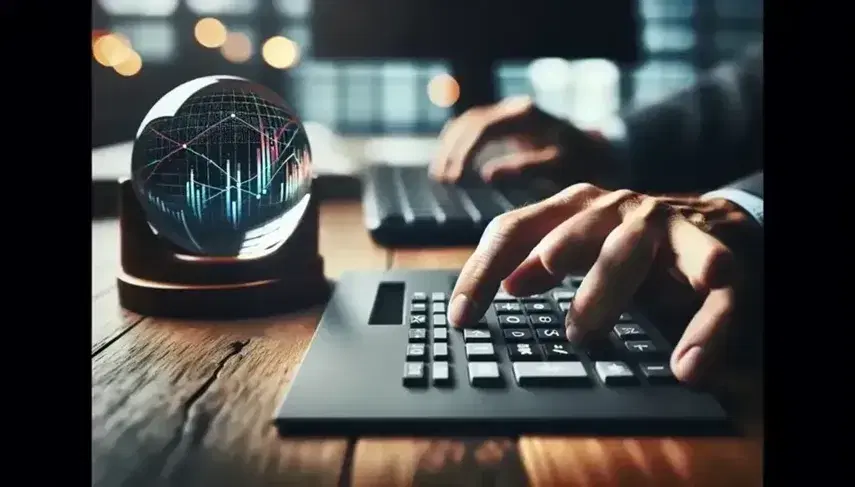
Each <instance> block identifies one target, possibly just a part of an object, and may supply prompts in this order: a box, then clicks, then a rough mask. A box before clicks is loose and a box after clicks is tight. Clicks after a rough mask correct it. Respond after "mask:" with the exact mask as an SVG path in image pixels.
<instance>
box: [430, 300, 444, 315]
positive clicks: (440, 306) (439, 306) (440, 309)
mask: <svg viewBox="0 0 855 487" xmlns="http://www.w3.org/2000/svg"><path fill="white" fill-rule="evenodd" d="M432 309H433V312H434V313H442V314H445V303H436V302H434V303H433V307H432Z"/></svg>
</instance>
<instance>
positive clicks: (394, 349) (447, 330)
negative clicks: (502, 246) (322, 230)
mask: <svg viewBox="0 0 855 487" xmlns="http://www.w3.org/2000/svg"><path fill="white" fill-rule="evenodd" d="M456 277H457V273H456V272H455V271H451V270H405V269H399V270H389V271H379V272H353V273H348V274H346V275H344V276H343V277H342V278H341V280H340V281H339V282H338V284H337V285H336V289H335V292H334V293H333V296H332V298H331V300H330V302H329V304H328V305H327V308H326V310H325V312H324V314H323V317H322V319H321V322H320V324H319V326H318V329H317V331H316V333H315V337H314V339H313V341H312V343H311V346H310V347H309V350H308V352H307V354H306V356H305V358H304V360H303V363H302V365H301V366H300V368H299V370H298V373H297V374H296V377H295V378H294V380H293V382H292V384H291V385H290V387H289V389H288V390H287V392H286V395H285V397H284V400H283V402H282V405H281V406H280V408H279V409H278V411H277V413H276V417H275V419H274V420H275V423H276V425H277V426H278V428H279V430H280V431H281V432H282V433H283V434H286V435H330V434H334V435H342V434H354V435H371V434H375V435H384V434H394V435H399V434H405V435H435V434H441V435H472V434H474V435H492V434H501V435H516V434H527V433H559V432H560V433H562V434H585V435H611V434H615V435H646V434H652V435H681V434H685V435H699V434H730V433H732V432H733V429H732V424H731V422H730V421H729V420H728V416H727V414H726V412H725V411H724V410H723V408H722V407H721V406H720V404H719V403H718V402H717V401H716V400H715V398H713V397H712V396H711V395H708V394H706V393H701V392H696V391H693V390H690V389H688V388H686V387H684V386H683V385H681V384H679V383H678V382H677V381H676V380H675V378H674V376H673V374H672V373H671V370H670V367H669V365H668V363H669V356H670V353H671V349H672V348H671V346H670V344H669V343H668V342H667V341H666V340H665V339H664V337H663V336H662V335H661V334H660V333H659V332H658V331H657V329H656V328H655V327H654V326H653V325H652V324H651V323H650V322H649V321H647V320H645V319H644V317H643V316H641V315H639V314H638V313H633V312H632V310H628V312H627V313H624V314H623V315H622V316H621V317H620V319H619V320H618V322H617V323H615V324H614V326H613V328H612V330H611V332H610V333H609V334H608V338H607V339H604V340H603V341H601V342H599V343H595V344H591V345H586V347H585V348H584V349H583V348H581V347H578V346H576V345H574V344H571V343H569V342H568V341H567V339H566V336H565V332H564V315H565V314H566V312H567V310H568V309H569V307H570V303H571V302H572V300H573V297H574V294H575V290H576V286H577V285H578V283H579V282H580V279H578V278H574V279H568V280H567V281H566V282H565V284H564V285H562V286H560V287H558V288H556V289H553V290H551V291H550V292H547V293H544V294H541V295H536V296H526V297H515V296H510V295H508V294H505V293H501V292H500V293H498V294H497V295H496V296H495V298H494V300H493V302H492V303H491V305H490V308H489V310H488V311H487V312H486V314H485V315H484V316H483V317H482V318H481V319H480V320H479V321H478V322H477V323H472V324H470V326H468V327H465V328H464V329H454V328H451V327H449V325H448V319H447V316H446V312H447V309H448V298H449V295H450V291H451V289H452V287H453V285H454V281H455V279H456Z"/></svg>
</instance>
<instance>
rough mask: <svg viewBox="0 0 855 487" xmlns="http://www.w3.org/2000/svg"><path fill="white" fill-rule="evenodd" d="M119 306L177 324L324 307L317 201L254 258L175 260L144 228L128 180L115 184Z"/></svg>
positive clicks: (174, 253) (185, 257) (325, 287)
mask: <svg viewBox="0 0 855 487" xmlns="http://www.w3.org/2000/svg"><path fill="white" fill-rule="evenodd" d="M120 187H121V189H120V191H121V195H120V199H121V200H120V220H119V229H120V230H119V233H120V238H121V263H122V266H121V270H120V271H119V276H118V288H119V303H120V304H121V305H122V307H124V308H125V309H127V310H128V311H132V312H135V313H138V314H141V315H146V316H159V317H168V318H182V319H240V318H253V317H260V316H270V315H275V314H280V313H288V312H292V311H298V310H301V309H305V308H309V307H311V306H314V305H317V304H321V303H323V302H325V301H326V300H327V299H328V298H329V295H330V290H331V286H330V283H329V282H328V281H327V280H326V278H325V277H324V261H323V258H322V257H321V256H320V254H319V252H318V201H317V196H316V195H312V196H311V197H310V198H309V202H308V205H307V206H306V210H305V213H304V214H303V216H302V218H301V220H300V222H299V223H298V224H297V227H296V228H295V230H294V233H292V234H291V236H290V238H289V239H288V240H287V241H286V242H285V243H284V244H283V245H282V246H281V247H279V248H278V249H277V250H275V251H274V252H272V253H270V254H268V255H265V256H263V257H258V258H255V259H244V258H231V257H205V256H195V255H183V254H181V251H180V250H178V249H175V248H173V246H172V245H171V244H168V243H167V242H165V241H164V240H163V239H161V238H160V237H158V236H157V235H156V234H155V233H154V232H153V231H152V229H151V227H150V226H149V224H148V219H147V218H146V216H145V213H144V211H143V208H142V206H141V205H140V203H139V201H138V200H137V198H136V195H135V194H134V190H133V187H132V184H131V182H130V181H129V180H125V181H122V182H121V183H120Z"/></svg>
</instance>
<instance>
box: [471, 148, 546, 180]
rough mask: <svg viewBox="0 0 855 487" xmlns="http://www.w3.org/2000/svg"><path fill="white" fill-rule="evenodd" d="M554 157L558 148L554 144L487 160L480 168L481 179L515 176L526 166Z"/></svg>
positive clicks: (538, 163) (535, 164) (541, 162)
mask: <svg viewBox="0 0 855 487" xmlns="http://www.w3.org/2000/svg"><path fill="white" fill-rule="evenodd" d="M556 157H558V148H557V147H555V146H550V147H545V148H543V149H540V150H535V151H528V152H518V153H514V154H510V155H507V156H504V157H500V158H497V159H493V160H492V161H489V162H487V163H486V164H485V165H484V167H482V168H481V179H483V180H484V181H487V182H490V181H493V180H494V179H496V178H498V177H508V176H515V175H518V174H520V173H521V172H522V171H523V170H525V169H526V168H528V167H531V166H537V165H540V164H543V163H545V162H548V161H551V160H554V159H555V158H556Z"/></svg>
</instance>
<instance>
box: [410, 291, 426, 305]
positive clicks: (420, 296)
mask: <svg viewBox="0 0 855 487" xmlns="http://www.w3.org/2000/svg"><path fill="white" fill-rule="evenodd" d="M424 301H427V294H426V293H422V292H418V293H413V302H414V303H421V302H424Z"/></svg>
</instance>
